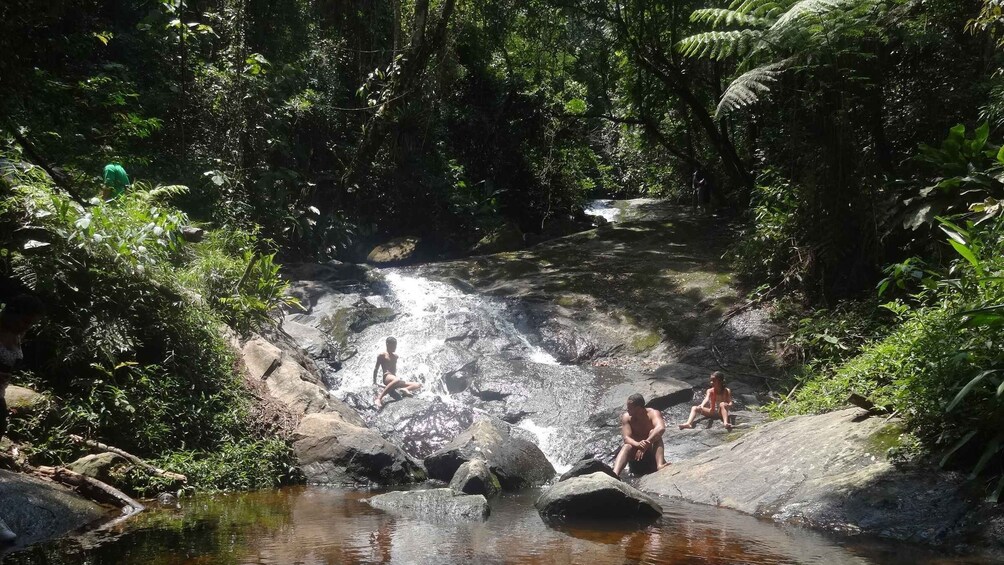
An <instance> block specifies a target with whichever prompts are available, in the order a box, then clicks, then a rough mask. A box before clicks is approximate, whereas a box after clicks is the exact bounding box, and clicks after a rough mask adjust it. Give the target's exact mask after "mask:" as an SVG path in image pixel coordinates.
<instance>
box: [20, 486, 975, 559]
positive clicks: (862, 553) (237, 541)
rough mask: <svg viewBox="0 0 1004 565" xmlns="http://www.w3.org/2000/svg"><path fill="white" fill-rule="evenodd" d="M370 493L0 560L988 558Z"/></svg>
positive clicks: (202, 505) (157, 523)
mask: <svg viewBox="0 0 1004 565" xmlns="http://www.w3.org/2000/svg"><path fill="white" fill-rule="evenodd" d="M371 495H372V493H370V492H366V491H358V490H346V489H334V488H322V487H296V488H287V489H282V490H277V491H265V492H253V493H242V494H229V495H217V496H198V497H196V498H193V499H188V500H184V501H182V507H181V508H180V509H159V510H150V511H147V512H144V513H142V514H140V515H138V516H135V517H134V518H132V519H130V520H127V521H126V522H124V523H122V524H119V525H116V526H115V527H113V528H111V529H106V530H104V531H98V532H91V533H88V534H84V535H81V536H78V537H74V538H68V539H63V540H58V541H54V542H49V543H47V544H42V545H39V546H35V547H31V548H27V549H24V550H21V551H18V552H15V553H11V554H8V555H6V556H4V557H3V558H0V561H2V562H3V563H4V564H8V565H29V564H31V565H34V564H43V563H45V564H56V565H61V564H70V563H87V564H95V565H98V564H105V563H108V564H115V565H129V564H139V563H142V564H152V565H182V564H184V565H196V564H217V563H222V564H230V563H234V564H238V563H240V564H244V563H249V564H250V563H255V564H265V565H287V564H302V565H322V564H325V565H327V564H332V565H334V564H347V565H348V564H364V563H391V564H437V565H438V564H443V565H450V564H461V563H462V564H468V563H475V564H514V565H529V564H541V565H564V564H573V563H575V564H578V563H589V564H592V563H611V564H679V563H695V564H707V563H713V564H718V563H743V564H781V563H784V564H787V563H806V564H824V563H825V564H830V563H833V564H869V563H902V564H910V565H926V564H947V563H953V564H956V563H990V562H992V561H991V560H990V559H988V558H981V557H978V556H966V555H960V554H946V553H942V552H939V551H935V550H933V549H928V548H924V547H917V546H910V545H905V544H895V543H888V542H881V541H875V540H864V539H861V538H848V537H837V536H830V535H827V534H823V533H819V532H814V531H810V530H806V529H802V528H797V527H786V526H778V525H776V524H773V523H769V522H766V521H763V520H758V519H756V518H753V517H750V516H745V515H742V514H739V513H735V512H732V511H728V510H721V509H715V508H709V507H706V506H698V505H693V504H687V503H683V502H678V501H672V500H664V501H663V502H664V509H665V515H664V516H663V518H662V519H661V520H660V521H659V522H658V523H656V524H654V525H652V526H649V527H646V528H643V529H632V528H629V527H627V526H624V527H621V528H618V527H614V526H609V525H608V526H602V527H601V526H561V527H558V528H552V527H549V526H547V525H545V524H544V523H543V522H542V521H541V519H540V517H539V516H538V515H537V512H536V510H535V509H534V508H533V502H534V500H535V499H536V497H537V496H538V495H539V492H538V491H527V492H523V493H519V494H507V495H504V496H502V497H500V498H497V499H495V500H493V501H492V514H491V517H490V518H489V519H488V520H487V521H486V522H484V523H451V522H449V521H440V522H428V521H423V520H417V519H413V518H402V517H395V516H392V515H390V514H387V513H384V512H382V511H379V510H376V509H374V508H372V507H371V506H370V505H369V504H367V503H366V502H365V499H366V498H368V497H370V496H371Z"/></svg>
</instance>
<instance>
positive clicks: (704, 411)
mask: <svg viewBox="0 0 1004 565" xmlns="http://www.w3.org/2000/svg"><path fill="white" fill-rule="evenodd" d="M698 414H700V415H701V416H711V414H713V412H712V411H711V409H709V408H701V407H700V406H694V407H693V408H691V409H690V417H689V418H687V421H686V422H684V423H683V424H679V426H680V429H681V430H688V429H690V428H693V427H694V420H695V419H696V418H697V416H698Z"/></svg>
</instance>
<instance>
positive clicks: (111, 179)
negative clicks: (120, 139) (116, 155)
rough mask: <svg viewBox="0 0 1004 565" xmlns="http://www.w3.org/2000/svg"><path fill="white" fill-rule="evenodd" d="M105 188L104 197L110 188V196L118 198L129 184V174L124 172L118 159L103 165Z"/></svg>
mask: <svg viewBox="0 0 1004 565" xmlns="http://www.w3.org/2000/svg"><path fill="white" fill-rule="evenodd" d="M104 177H105V190H104V193H103V195H102V196H103V197H104V198H108V196H109V195H108V191H109V189H110V190H111V197H112V198H113V199H114V198H118V197H120V196H122V195H123V194H125V190H126V187H127V186H129V175H127V174H126V171H125V169H124V168H122V165H121V164H119V162H118V161H112V162H111V163H108V164H107V165H105V175H104Z"/></svg>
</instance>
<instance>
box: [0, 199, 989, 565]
mask: <svg viewBox="0 0 1004 565" xmlns="http://www.w3.org/2000/svg"><path fill="white" fill-rule="evenodd" d="M589 211H590V213H592V214H595V215H600V216H603V217H604V218H606V219H607V220H608V221H617V219H618V217H619V215H620V214H622V210H621V209H620V208H618V206H617V205H615V204H614V203H612V202H609V201H606V202H597V203H594V205H593V206H591V207H590V210H589ZM381 274H382V278H383V283H382V285H383V286H382V287H381V288H380V289H379V291H374V290H373V289H372V288H363V289H355V290H352V291H351V292H349V291H344V290H339V291H338V292H334V291H331V292H329V291H323V292H322V293H321V294H319V295H316V296H313V297H312V298H311V299H310V300H309V301H308V302H309V303H310V308H309V309H308V311H307V312H306V313H301V314H297V315H295V316H290V317H288V318H287V320H288V321H294V322H296V323H297V324H300V325H302V326H303V327H310V328H328V327H329V326H330V324H331V323H332V322H331V321H332V320H338V319H342V318H344V317H345V316H347V315H349V314H351V313H352V312H355V311H357V310H358V309H359V308H363V309H364V310H365V312H366V313H367V314H368V315H370V316H373V317H372V318H367V320H368V321H367V322H366V323H357V324H355V325H354V326H353V327H354V329H353V330H352V334H351V338H350V339H348V340H347V341H345V343H343V344H342V346H341V347H342V349H341V350H340V353H338V354H337V355H336V354H333V353H331V352H330V351H326V352H315V354H314V355H313V356H315V358H316V359H317V360H318V361H319V364H320V365H321V367H322V368H323V370H324V372H325V378H326V381H327V382H328V383H329V385H330V388H331V390H332V392H333V393H334V394H335V395H336V396H338V397H340V398H342V399H343V400H345V401H346V402H348V403H349V404H350V405H352V406H353V407H355V408H356V409H357V410H358V411H359V412H360V414H361V415H362V416H363V417H364V418H365V419H366V420H367V422H368V423H369V424H370V425H371V426H373V427H375V428H378V429H379V430H380V431H381V433H384V434H385V435H386V436H387V437H389V438H390V439H391V440H392V441H396V442H397V443H398V444H399V445H401V446H402V447H403V448H404V449H405V450H406V451H408V452H409V453H410V454H412V455H413V456H415V457H416V458H422V457H424V456H425V455H427V454H428V453H429V452H430V451H432V450H434V449H436V448H438V447H439V446H441V445H442V444H443V443H445V442H446V441H449V439H450V438H452V437H454V436H455V435H456V433H458V432H459V431H461V430H463V429H464V428H466V427H467V426H468V425H469V421H470V418H472V417H474V416H476V415H479V414H480V415H487V416H492V417H497V418H499V419H501V420H503V421H505V422H508V423H510V424H512V425H514V426H516V427H517V428H518V429H520V430H522V433H525V434H527V436H528V437H529V438H530V439H532V440H534V441H535V442H536V443H537V444H538V445H539V446H540V448H541V450H542V451H543V452H544V454H545V455H546V456H547V457H548V459H549V460H550V461H551V463H552V464H553V465H554V466H555V468H556V470H557V471H558V472H561V471H563V470H565V469H567V468H568V467H569V466H570V465H571V464H572V463H574V462H575V461H576V460H577V459H579V458H580V457H581V456H582V455H584V454H586V453H590V452H595V453H598V454H601V453H609V452H610V451H611V449H616V446H617V445H618V444H619V435H618V433H619V430H618V427H617V425H616V415H617V413H618V412H619V410H620V409H621V408H620V407H621V406H622V403H623V398H622V396H623V390H625V389H624V387H625V386H627V387H628V388H630V387H631V386H633V385H634V384H636V383H637V382H639V381H638V379H640V378H642V377H643V375H642V376H639V375H635V374H632V373H631V372H629V371H621V370H616V369H608V368H602V367H593V366H591V365H589V364H568V363H566V364H562V363H559V362H558V360H557V359H556V358H555V356H554V355H552V353H550V352H548V351H547V350H546V348H544V347H542V345H541V342H540V337H539V334H536V333H535V332H534V331H533V330H532V323H531V322H532V320H531V314H530V313H529V312H528V310H527V308H526V307H525V305H524V304H521V303H520V302H519V301H517V300H513V299H505V298H500V297H495V296H487V295H482V294H478V293H475V292H472V291H471V289H470V288H467V289H464V286H463V284H462V283H456V281H454V282H453V283H451V282H449V281H444V280H442V279H441V278H440V279H439V280H435V279H433V278H431V277H429V276H427V275H426V274H425V273H424V271H423V268H422V267H417V268H396V269H387V270H384V271H382V273H381ZM312 331H316V330H312ZM389 335H394V336H395V337H396V338H397V340H398V353H399V355H400V361H399V374H400V375H401V376H402V377H404V378H406V379H408V380H417V381H420V382H422V383H423V388H422V389H421V391H420V392H419V393H418V394H417V395H416V398H413V399H407V398H405V399H400V400H391V401H389V402H388V405H387V406H386V407H385V408H384V409H383V410H382V411H379V412H378V411H376V409H375V408H374V407H373V395H374V391H375V390H376V386H375V385H374V383H373V366H374V361H375V357H376V356H377V354H378V353H380V352H381V351H383V347H384V340H385V338H386V337H388V336H389ZM301 344H303V345H305V348H306V343H305V342H302V341H301ZM348 348H354V349H352V350H351V351H350V352H349V353H348V354H345V353H344V351H346V350H348ZM618 387H621V388H618ZM612 391H616V394H614V395H613V396H611V392H612ZM684 392H685V393H686V394H689V392H687V389H685V390H684ZM685 396H686V395H685ZM690 401H691V398H690V397H689V396H686V397H685V398H684V399H683V401H682V402H680V405H679V406H678V407H670V408H668V409H667V411H666V414H667V419H670V418H674V417H681V418H682V417H683V415H684V414H686V413H687V411H688V407H689V404H690ZM687 437H698V438H699V441H698V442H697V443H694V444H673V443H672V442H670V441H668V442H667V454H668V455H669V458H670V459H671V460H673V459H675V458H677V457H683V456H686V454H688V453H693V452H694V450H704V449H707V448H708V445H709V444H708V443H707V441H708V438H710V437H712V436H710V435H693V434H688V435H687ZM701 442H704V443H701ZM418 488H421V487H418ZM372 493H373V492H372V491H368V490H365V489H357V490H351V489H338V488H325V487H293V488H286V489H281V490H276V491H266V492H254V493H242V494H231V495H215V496H210V495H200V496H197V497H195V498H193V499H184V500H182V502H181V504H180V506H178V507H173V508H154V509H151V510H149V511H147V512H144V513H142V514H140V515H139V516H137V517H135V518H133V519H130V520H127V521H125V522H123V523H120V524H118V525H116V526H114V527H113V528H111V529H104V530H100V531H95V532H90V533H87V534H83V535H82V536H80V537H71V538H67V539H63V540H57V541H53V542H49V543H46V544H42V545H38V546H34V547H31V548H28V549H25V550H21V551H18V552H15V553H12V554H8V555H4V556H2V557H0V560H2V562H3V563H5V564H10V565H22V564H42V563H52V564H70V563H88V564H101V563H113V564H116V565H127V564H133V563H136V564H139V563H142V564H196V563H257V564H269V565H271V564H275V565H284V564H293V563H297V564H304V565H315V564H316V565H320V564H343V563H344V564H350V563H352V564H355V563H359V564H362V563H394V564H412V563H415V564H425V563H430V564H444V565H449V564H454V563H456V564H467V563H477V564H481V563H484V564H495V563H500V564H501V563H506V564H518V565H522V564H540V563H547V564H549V565H560V564H566V563H568V564H571V563H639V564H669V563H673V564H675V563H708V564H712V563H749V564H781V563H807V564H871V563H897V564H898V563H902V564H910V565H922V564H935V563H938V564H943V563H983V562H990V561H986V560H981V559H980V558H976V557H969V556H963V555H955V554H946V553H943V552H940V551H936V550H932V549H928V548H922V547H917V546H910V545H906V544H898V543H891V542H884V541H877V540H871V539H867V538H863V537H838V536H832V535H828V534H825V533H819V532H814V531H809V530H805V529H801V528H797V527H787V526H779V525H775V524H773V523H770V522H766V521H763V520H759V519H756V518H752V517H749V516H745V515H742V514H739V513H736V512H733V511H729V510H724V509H716V508H709V507H705V506H696V505H692V504H688V503H684V502H680V501H676V500H662V501H661V502H662V504H663V507H664V510H665V515H664V516H663V518H662V519H661V520H660V521H659V522H657V523H656V524H654V525H651V526H649V527H647V528H645V529H642V530H635V529H620V528H618V527H616V526H614V527H611V526H576V527H562V528H552V527H549V526H547V525H545V524H544V522H542V521H541V519H540V518H539V516H538V515H537V512H536V510H535V509H534V507H533V503H534V501H535V499H536V497H537V496H539V494H540V491H537V490H529V491H525V492H520V493H508V494H505V495H503V496H501V497H500V498H497V499H495V500H493V501H492V504H491V506H492V513H491V516H490V517H489V519H488V520H487V521H486V522H484V523H453V522H439V523H429V522H423V521H419V520H416V519H410V518H402V517H395V516H392V515H390V514H386V513H384V512H381V511H378V510H375V509H373V508H372V507H370V506H369V505H368V504H366V503H365V499H366V498H367V497H369V496H370V495H371V494H372Z"/></svg>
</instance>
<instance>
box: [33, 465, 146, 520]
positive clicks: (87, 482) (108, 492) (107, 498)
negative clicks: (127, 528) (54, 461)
mask: <svg viewBox="0 0 1004 565" xmlns="http://www.w3.org/2000/svg"><path fill="white" fill-rule="evenodd" d="M28 473H29V474H31V475H35V476H37V477H40V478H44V479H49V480H51V481H54V482H57V483H59V484H62V485H66V486H68V487H72V488H73V489H74V490H76V491H77V492H78V493H80V495H81V496H83V497H84V498H87V499H90V500H93V501H94V502H97V503H98V504H106V505H109V506H114V507H116V508H121V509H122V513H123V514H125V515H132V514H135V513H136V512H142V511H143V509H144V506H143V505H142V504H140V503H139V502H136V501H135V500H133V499H132V498H131V497H129V495H127V494H126V493H124V492H122V491H120V490H119V489H117V488H115V487H113V486H111V485H109V484H106V483H103V482H101V481H99V480H97V479H92V478H91V477H88V476H86V475H81V474H80V473H75V472H73V471H71V470H69V469H64V468H63V467H46V466H41V467H33V468H31V469H29V470H28Z"/></svg>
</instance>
